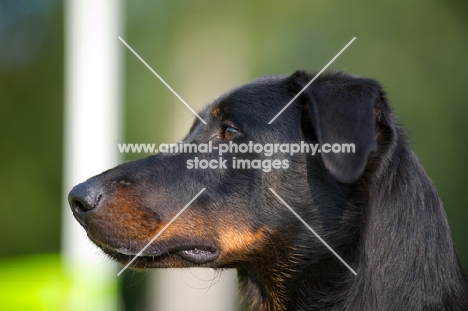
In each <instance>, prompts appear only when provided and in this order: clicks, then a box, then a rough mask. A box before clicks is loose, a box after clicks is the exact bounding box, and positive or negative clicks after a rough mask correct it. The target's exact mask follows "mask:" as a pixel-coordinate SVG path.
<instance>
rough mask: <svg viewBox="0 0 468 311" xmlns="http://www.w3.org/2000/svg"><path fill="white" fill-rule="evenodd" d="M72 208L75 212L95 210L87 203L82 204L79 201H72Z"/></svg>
mask: <svg viewBox="0 0 468 311" xmlns="http://www.w3.org/2000/svg"><path fill="white" fill-rule="evenodd" d="M70 207H71V208H72V210H73V212H82V213H84V212H87V211H89V210H92V209H93V208H92V207H91V206H89V205H88V204H86V203H83V202H81V201H80V200H78V199H72V200H70Z"/></svg>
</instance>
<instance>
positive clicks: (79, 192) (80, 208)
mask: <svg viewBox="0 0 468 311" xmlns="http://www.w3.org/2000/svg"><path fill="white" fill-rule="evenodd" d="M101 197H102V194H101V193H100V187H96V186H95V185H93V184H92V183H90V182H84V183H81V184H79V185H76V186H75V187H73V189H72V190H71V191H70V193H69V194H68V203H69V204H70V207H71V209H72V211H73V213H86V212H89V211H91V210H92V209H94V208H96V207H97V206H98V203H99V201H100V200H101Z"/></svg>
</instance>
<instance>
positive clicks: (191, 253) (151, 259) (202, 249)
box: [98, 244, 219, 268]
mask: <svg viewBox="0 0 468 311" xmlns="http://www.w3.org/2000/svg"><path fill="white" fill-rule="evenodd" d="M98 246H99V247H100V248H101V249H102V250H103V251H104V253H106V254H107V255H109V256H111V257H112V258H113V259H115V260H117V261H118V262H119V263H121V264H127V263H128V262H130V261H131V260H133V258H134V257H135V256H137V254H138V252H134V251H133V250H128V249H125V248H119V249H113V248H110V247H108V246H102V245H98ZM137 257H138V258H137V259H136V260H135V261H133V262H132V264H131V267H132V268H170V267H175V266H180V267H186V266H194V265H195V266H199V265H206V264H209V263H211V262H213V261H215V260H216V259H217V258H218V257H219V251H218V249H217V248H216V247H214V246H211V245H205V244H195V245H178V246H172V247H168V248H167V249H165V250H162V249H154V248H152V249H146V250H145V251H143V253H142V254H140V255H138V256H137Z"/></svg>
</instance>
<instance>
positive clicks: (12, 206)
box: [0, 0, 468, 278]
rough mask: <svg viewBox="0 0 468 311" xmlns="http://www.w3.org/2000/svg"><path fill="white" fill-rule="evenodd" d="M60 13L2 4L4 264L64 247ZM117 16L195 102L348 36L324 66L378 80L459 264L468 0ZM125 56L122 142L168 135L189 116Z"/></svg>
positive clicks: (37, 4)
mask: <svg viewBox="0 0 468 311" xmlns="http://www.w3.org/2000/svg"><path fill="white" fill-rule="evenodd" d="M63 9H64V3H62V2H61V1H58V0H31V1H21V0H16V1H15V0H0V198H1V201H0V206H1V208H0V224H1V225H0V245H1V246H2V247H1V248H0V267H1V265H2V263H3V264H5V262H11V260H16V258H19V257H21V256H25V255H30V254H43V253H58V252H59V251H60V219H61V217H60V214H61V206H62V203H63V198H62V185H61V183H62V155H63V127H64V124H63V112H64V108H63V106H64V12H63ZM124 13H125V14H124V18H125V22H126V25H125V33H124V34H123V35H122V36H123V37H124V38H125V40H126V41H127V42H128V43H129V44H130V45H131V46H132V47H133V48H134V49H135V50H136V51H138V53H139V54H140V55H141V56H142V57H143V58H144V59H145V60H146V61H147V62H148V63H149V64H150V65H151V66H152V67H153V68H154V69H155V70H156V71H157V72H158V73H159V74H160V75H161V76H162V77H164V78H165V80H166V81H167V82H168V83H169V84H170V85H171V86H172V87H173V88H174V89H175V90H177V91H178V92H179V94H180V95H181V96H182V97H183V98H184V99H185V100H186V101H187V102H189V103H191V104H192V105H193V106H194V107H198V108H201V107H203V105H204V104H207V103H209V102H210V101H211V100H212V99H213V98H216V97H217V96H218V95H220V94H221V93H223V92H224V91H227V90H228V89H229V88H232V87H235V86H236V85H239V84H242V83H246V82H248V81H249V80H252V79H254V78H256V77H258V76H262V75H270V74H289V73H292V72H293V71H295V70H297V69H307V70H320V69H321V68H322V67H323V66H324V65H325V64H326V63H328V61H329V60H330V59H331V58H332V57H333V56H334V55H335V54H336V53H337V52H338V51H339V50H340V49H341V48H342V47H343V46H344V45H345V44H346V43H347V42H349V41H350V40H351V38H352V37H354V36H356V37H357V40H356V41H355V42H354V43H353V44H352V45H351V46H350V47H349V48H348V49H347V50H346V51H345V52H344V53H343V54H342V55H341V56H340V57H339V58H338V59H337V60H336V61H335V62H334V63H333V64H332V66H331V67H330V69H336V70H346V71H348V72H350V73H354V74H358V75H361V76H365V77H371V78H375V79H377V80H379V81H380V82H381V83H382V84H383V85H384V87H385V89H386V91H387V92H388V94H389V98H390V100H391V102H392V103H393V106H394V108H395V111H396V113H397V115H398V116H399V118H400V120H401V123H402V124H403V125H405V126H406V127H407V128H408V130H409V138H410V141H411V144H412V146H413V148H414V150H415V152H416V154H417V155H418V156H419V157H420V159H421V161H422V163H423V164H424V166H425V168H426V170H427V172H428V174H429V175H430V176H431V178H432V180H433V181H434V183H435V184H436V186H437V188H438V190H439V194H440V196H441V198H442V200H443V202H444V206H445V209H446V212H447V215H448V219H449V223H450V227H451V231H452V234H453V239H454V243H455V247H456V249H457V251H458V253H459V256H460V258H461V260H462V262H463V264H464V265H465V267H468V229H467V228H468V226H467V224H468V208H467V206H468V191H467V190H466V187H468V182H467V181H466V178H467V175H468V163H467V161H466V160H467V159H468V138H467V134H468V122H467V116H468V100H467V97H466V96H465V95H464V92H465V91H466V83H467V80H468V60H467V55H468V19H467V16H468V2H466V1H411V2H408V1H379V2H377V1H376V2H355V1H353V2H351V1H333V0H331V1H304V0H297V1H289V2H285V1H236V2H233V1H170V0H164V1H139V0H137V1H127V2H126V3H125V10H124ZM116 40H117V38H116ZM123 55H124V58H125V70H124V76H125V78H124V81H125V89H124V94H125V95H124V107H125V108H124V110H125V136H124V142H134V143H139V142H148V143H150V142H151V143H160V142H163V141H165V142H167V140H168V139H171V140H172V141H177V139H180V138H181V133H180V132H178V130H177V128H178V125H177V124H183V125H184V126H186V125H188V124H189V123H191V122H192V120H193V119H194V117H193V115H192V114H191V113H190V112H189V111H188V110H186V109H185V108H183V107H182V108H180V107H179V105H180V103H178V102H177V100H176V99H174V96H173V95H172V94H171V93H170V92H168V91H167V89H166V88H165V87H164V86H163V85H162V84H161V83H160V82H159V81H158V80H157V79H156V78H155V77H154V76H153V75H152V73H151V72H150V71H149V70H147V68H145V67H144V66H143V65H142V64H141V62H140V61H138V60H137V59H136V58H135V57H134V56H133V55H132V54H130V53H129V52H128V51H127V50H125V51H124V52H123ZM214 86H215V87H216V89H217V90H219V92H218V93H215V94H213V93H210V91H211V90H213V89H214ZM182 132H183V131H182ZM116 152H117V146H116ZM139 156H141V155H131V156H128V158H130V157H134V158H135V157H139ZM26 258H27V257H26ZM23 259H24V258H23ZM3 277H4V276H3V275H1V276H0V278H3Z"/></svg>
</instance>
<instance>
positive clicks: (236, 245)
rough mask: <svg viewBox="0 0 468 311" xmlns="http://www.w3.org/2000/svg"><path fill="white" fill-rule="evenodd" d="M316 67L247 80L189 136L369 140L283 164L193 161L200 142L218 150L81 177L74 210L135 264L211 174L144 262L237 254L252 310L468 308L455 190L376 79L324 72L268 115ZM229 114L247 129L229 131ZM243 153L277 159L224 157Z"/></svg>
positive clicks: (208, 262) (198, 262)
mask: <svg viewBox="0 0 468 311" xmlns="http://www.w3.org/2000/svg"><path fill="white" fill-rule="evenodd" d="M312 77H313V75H312V74H308V73H305V72H301V71H299V72H296V73H294V74H293V75H291V76H289V77H267V78H262V79H259V80H256V81H254V82H252V83H250V84H247V85H244V86H242V87H240V88H238V89H235V90H233V91H231V92H230V93H228V94H226V95H224V96H222V97H221V98H220V99H218V100H216V101H215V102H214V103H212V104H211V105H210V106H209V107H208V108H206V109H205V110H204V111H203V112H202V113H201V116H202V117H203V118H204V120H206V121H207V122H208V124H207V125H203V124H202V123H201V122H200V121H198V120H197V121H196V122H195V124H194V125H193V127H192V129H191V131H190V133H189V135H188V136H187V138H186V139H185V140H184V141H185V142H193V143H197V144H200V143H207V142H208V141H212V142H213V144H214V145H217V144H219V143H225V142H227V141H230V140H232V141H234V142H237V143H239V144H240V143H243V142H244V143H247V142H248V141H253V142H254V143H262V144H266V143H298V142H300V141H306V142H309V143H321V144H324V143H354V144H355V146H356V153H354V154H333V153H328V154H324V153H322V154H318V155H316V156H311V155H305V154H296V155H294V156H290V155H286V154H275V155H274V156H272V158H275V159H279V160H281V161H283V160H287V161H288V163H289V167H288V168H287V169H273V170H272V171H271V172H264V171H263V170H261V169H250V170H247V169H244V170H239V169H233V168H232V167H229V168H228V169H223V170H200V169H199V170H195V169H192V170H189V169H187V168H186V161H187V160H189V159H192V158H193V157H194V156H198V157H199V158H204V159H216V158H218V156H217V155H216V154H197V155H193V154H183V153H178V154H171V155H155V156H150V157H147V158H145V159H141V160H137V161H133V162H129V163H125V164H122V165H120V166H117V167H116V168H114V169H112V170H109V171H107V172H104V173H102V174H101V175H98V176H95V177H93V178H91V179H89V180H88V181H86V182H85V183H83V184H80V185H78V186H76V187H75V188H74V189H73V190H72V191H71V192H70V197H69V198H70V205H71V207H72V210H73V213H74V215H75V217H76V218H77V219H78V221H79V222H80V223H81V224H82V225H83V226H84V227H85V228H86V230H87V233H88V236H89V237H90V238H91V239H92V240H93V241H94V242H95V243H96V244H97V245H98V246H100V247H101V248H102V249H103V250H104V251H105V252H106V253H108V254H109V255H111V256H112V257H113V258H115V259H116V260H118V261H120V262H121V263H122V264H125V263H127V262H128V261H129V260H130V259H131V258H132V256H133V255H134V254H136V253H137V252H138V251H139V250H140V249H141V248H142V247H143V246H144V245H145V244H146V243H147V241H149V240H150V239H151V238H152V237H153V236H154V235H155V233H157V232H158V230H159V229H160V228H161V227H162V226H163V225H164V224H165V223H167V222H168V221H169V220H170V219H171V218H172V217H173V216H174V215H175V214H176V213H177V212H178V211H179V210H180V209H181V208H182V207H183V206H184V205H185V204H186V203H187V202H188V201H190V199H191V198H193V197H194V195H195V194H196V193H198V192H199V191H200V189H202V188H203V187H206V188H207V190H206V191H205V192H204V193H203V194H202V195H201V196H200V197H199V198H198V199H197V200H196V201H195V202H194V203H193V206H190V207H189V208H188V209H187V211H186V212H184V214H183V215H181V216H180V218H179V219H178V220H176V221H175V222H174V223H173V224H172V225H171V226H170V227H169V228H168V229H167V231H166V232H165V233H164V234H162V235H161V236H160V238H158V239H157V240H156V241H155V242H154V243H153V244H152V245H151V246H150V247H149V248H148V249H147V250H146V251H145V252H144V253H143V256H141V257H140V258H138V259H137V260H136V261H135V262H134V264H132V267H135V268H160V267H162V268H168V267H191V266H202V267H213V268H236V269H237V270H238V275H239V283H240V289H241V291H242V293H243V295H244V297H245V299H246V303H247V304H248V305H249V308H250V310H252V311H267V310H270V311H282V310H289V311H298V310H350V311H355V310H369V311H371V310H434V311H440V310H446V311H448V310H468V281H467V278H466V275H465V273H464V271H463V268H462V266H461V264H460V262H459V260H458V257H457V255H456V253H455V250H454V247H453V243H452V240H451V237H450V231H449V227H448V223H447V219H446V215H445V212H444V210H443V207H442V203H441V202H440V199H439V197H438V195H437V192H436V190H435V188H434V185H433V184H432V182H431V181H430V179H429V177H428V176H427V175H426V173H425V172H424V169H423V168H422V166H421V164H420V162H419V161H418V159H417V157H416V156H415V155H414V153H413V152H412V150H411V149H410V147H409V145H408V143H407V141H406V139H405V136H404V133H403V130H402V129H401V128H400V127H399V126H398V125H397V124H396V123H395V120H394V117H393V114H392V111H391V108H390V106H389V104H388V103H387V99H386V96H385V94H384V92H383V91H382V89H381V88H380V86H379V85H378V83H377V82H375V81H374V80H369V79H363V78H359V77H354V76H350V75H347V74H344V73H328V74H324V75H322V76H320V77H319V78H318V79H317V80H316V81H314V83H312V84H311V85H310V86H309V87H308V88H307V89H306V91H305V92H304V93H303V94H301V95H300V96H299V97H298V98H297V99H296V100H295V101H294V102H293V104H292V105H291V106H290V107H288V109H286V110H285V111H284V112H283V113H282V114H281V115H280V116H279V117H278V118H277V119H276V120H275V122H274V123H273V124H272V125H268V124H267V123H268V121H269V120H270V119H271V118H272V117H273V116H275V115H276V113H277V112H278V111H279V110H281V108H282V107H284V105H285V104H286V103H287V102H288V101H289V100H290V99H291V98H293V97H294V95H296V94H297V93H298V92H299V91H300V90H301V89H302V88H303V87H304V85H306V84H307V82H308V81H310V79H312ZM227 127H232V128H235V129H237V130H238V132H237V133H235V134H233V135H232V136H226V132H225V129H226V128H227ZM233 156H235V157H236V158H237V159H250V160H253V159H258V160H262V161H263V160H265V159H270V157H267V156H265V155H264V154H257V153H247V154H239V153H238V154H228V155H225V158H226V159H228V160H229V161H231V160H232V157H233ZM229 163H230V162H229ZM268 188H272V189H274V190H275V191H276V192H277V193H278V194H279V195H280V196H281V197H282V198H283V199H284V200H285V201H286V202H287V203H288V204H289V205H290V206H291V207H292V208H293V209H295V211H296V212H297V213H298V214H300V215H301V217H302V218H303V219H304V220H305V221H306V222H307V223H308V224H309V225H310V226H311V227H312V228H313V229H314V230H315V231H316V232H317V233H318V234H319V235H320V236H321V237H322V238H323V239H324V240H325V241H326V242H327V243H328V244H329V245H330V246H331V247H332V248H333V249H334V250H335V251H336V252H337V253H338V254H340V256H341V257H342V258H343V259H344V260H345V261H346V262H347V263H348V264H349V265H350V266H351V267H352V268H353V269H354V270H355V271H356V272H357V276H355V275H354V274H352V273H351V272H350V270H348V269H347V268H346V267H345V266H344V265H343V264H342V263H341V262H340V261H339V260H338V259H337V258H336V257H335V256H334V255H333V254H332V253H331V252H330V251H329V250H328V249H327V248H326V247H325V246H324V245H323V244H322V243H321V242H320V241H319V240H318V239H317V238H316V237H315V236H313V235H312V234H311V232H310V231H309V230H308V229H307V228H306V227H305V226H304V225H303V224H302V223H300V222H299V220H298V219H297V218H296V217H295V216H294V215H293V214H291V212H290V211H289V210H288V209H287V208H285V207H284V206H283V205H282V204H281V203H280V202H279V201H278V200H277V199H276V198H275V197H274V196H273V195H272V194H271V192H270V191H268ZM194 253H195V254H196V255H193V256H192V255H190V256H188V255H187V254H194ZM199 253H200V254H199Z"/></svg>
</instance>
